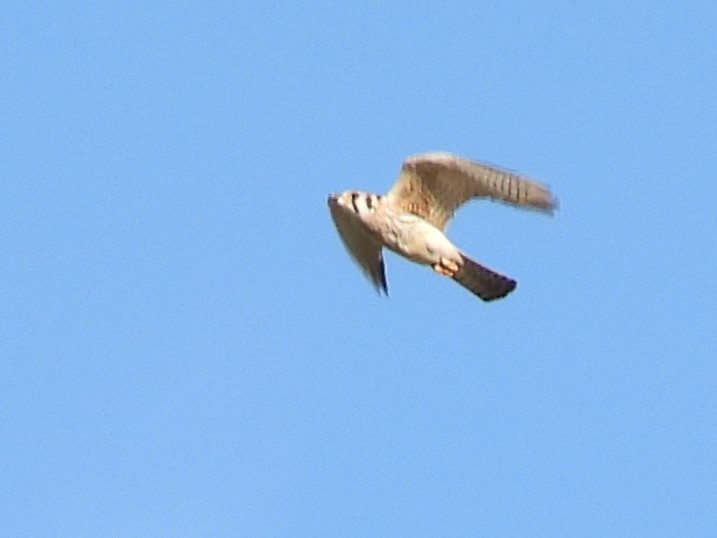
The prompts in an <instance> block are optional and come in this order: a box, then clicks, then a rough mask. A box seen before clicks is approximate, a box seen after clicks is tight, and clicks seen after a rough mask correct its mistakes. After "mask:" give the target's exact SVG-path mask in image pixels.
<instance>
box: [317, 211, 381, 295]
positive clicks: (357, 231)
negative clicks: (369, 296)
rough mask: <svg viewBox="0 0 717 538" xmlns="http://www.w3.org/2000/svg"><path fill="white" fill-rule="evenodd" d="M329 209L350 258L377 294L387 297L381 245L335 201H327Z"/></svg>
mask: <svg viewBox="0 0 717 538" xmlns="http://www.w3.org/2000/svg"><path fill="white" fill-rule="evenodd" d="M329 209H330V210H331V218H332V219H333V221H334V225H336V230H337V231H338V232H339V237H341V242H342V243H343V244H344V247H346V250H347V251H348V253H349V254H350V255H351V258H353V260H354V261H355V262H356V265H358V266H359V268H360V269H361V271H362V272H363V273H364V275H366V277H367V278H368V279H369V280H370V281H371V283H372V284H373V285H374V287H375V288H376V290H377V291H378V292H379V294H380V293H381V292H383V293H384V294H386V295H388V286H387V284H386V270H385V268H384V263H383V254H382V253H381V244H380V243H378V242H377V241H376V240H375V239H373V237H371V236H370V235H369V234H368V233H367V232H366V228H365V226H364V224H363V223H362V222H361V221H360V220H359V219H358V218H357V217H356V216H355V215H354V214H353V213H351V212H350V211H349V210H347V209H346V208H344V207H342V206H341V205H339V204H338V203H336V201H335V200H332V199H330V200H329Z"/></svg>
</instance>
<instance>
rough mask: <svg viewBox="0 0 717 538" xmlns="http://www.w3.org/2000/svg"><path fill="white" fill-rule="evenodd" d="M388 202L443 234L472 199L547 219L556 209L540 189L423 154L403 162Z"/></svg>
mask: <svg viewBox="0 0 717 538" xmlns="http://www.w3.org/2000/svg"><path fill="white" fill-rule="evenodd" d="M388 196H390V197H392V198H393V201H394V203H395V204H397V205H398V206H399V207H402V208H403V209H404V210H406V211H409V212H411V213H414V214H416V215H418V216H420V217H423V218H424V219H426V220H428V221H429V222H430V223H431V224H433V225H434V226H436V227H437V228H440V229H442V230H443V229H445V227H446V224H448V221H450V220H451V218H452V217H453V213H454V212H455V210H456V209H458V207H459V206H460V205H461V204H463V203H464V202H466V201H468V200H470V199H471V198H488V199H491V200H497V201H500V202H505V203H508V204H510V205H514V206H518V207H523V208H526V209H535V210H538V211H543V212H546V213H552V212H553V210H554V209H555V208H556V207H557V200H556V199H555V198H554V197H553V196H552V194H551V193H550V190H549V189H548V187H546V186H545V185H543V184H541V183H538V182H536V181H532V180H530V179H528V178H525V177H521V176H519V175H517V174H514V173H512V172H508V171H506V170H501V169H499V168H496V167H493V166H489V165H486V164H482V163H477V162H473V161H469V160H467V159H463V158H461V157H457V156H455V155H452V154H450V153H425V154H423V155H416V156H413V157H409V158H408V159H406V160H405V161H404V163H403V167H402V169H401V174H400V175H399V177H398V180H397V181H396V183H395V184H394V186H393V187H392V188H391V190H390V191H389V192H388Z"/></svg>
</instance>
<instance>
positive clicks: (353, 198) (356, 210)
mask: <svg viewBox="0 0 717 538" xmlns="http://www.w3.org/2000/svg"><path fill="white" fill-rule="evenodd" d="M356 198H358V193H357V192H354V193H352V194H351V205H352V206H354V211H355V212H356V213H358V212H359V208H358V206H357V205H356Z"/></svg>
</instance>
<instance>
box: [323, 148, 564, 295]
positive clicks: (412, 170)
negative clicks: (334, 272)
mask: <svg viewBox="0 0 717 538" xmlns="http://www.w3.org/2000/svg"><path fill="white" fill-rule="evenodd" d="M471 198H488V199H490V200H497V201H500V202H505V203H508V204H511V205H514V206H517V207H522V208H525V209H534V210H538V211H541V212H544V213H550V214H552V212H553V211H554V210H555V208H556V207H557V201H556V199H555V198H554V197H553V195H552V194H551V193H550V190H549V189H548V187H547V186H545V185H542V184H541V183H538V182H535V181H532V180H530V179H527V178H525V177H520V176H518V175H516V174H514V173H511V172H508V171H505V170H501V169H499V168H495V167H493V166H488V165H485V164H481V163H477V162H473V161H470V160H467V159H463V158H461V157H458V156H455V155H452V154H450V153H425V154H423V155H416V156H413V157H409V158H408V159H406V160H405V161H404V163H403V166H402V167H401V173H400V175H399V176H398V180H397V181H396V183H395V184H394V185H393V187H392V188H391V190H390V191H389V192H388V193H387V194H385V195H383V196H381V195H377V194H371V193H367V192H363V191H345V192H343V193H341V194H333V195H330V196H329V199H328V204H329V209H330V210H331V217H332V218H333V220H334V224H335V225H336V229H337V230H338V232H339V236H340V237H341V240H342V242H343V244H344V246H345V247H346V249H347V250H348V252H349V254H350V255H351V257H352V258H353V259H354V261H355V262H356V263H357V264H358V266H359V267H360V268H361V270H362V271H363V273H364V274H365V275H366V276H367V277H368V278H369V280H370V281H371V282H372V283H373V285H374V286H375V287H376V289H377V290H378V292H379V293H381V292H382V291H383V292H384V293H385V294H388V287H387V285H386V272H385V269H384V264H383V255H382V252H381V249H382V248H383V247H386V248H389V249H391V250H392V251H394V252H396V253H397V254H400V255H401V256H403V257H404V258H408V259H409V260H411V261H414V262H416V263H419V264H422V265H430V266H431V267H432V268H433V270H434V271H436V272H437V273H439V274H441V275H445V276H447V277H450V278H452V279H453V280H455V281H456V282H458V283H459V284H460V285H461V286H463V287H464V288H466V289H468V290H469V291H471V292H472V293H474V294H475V295H477V296H478V297H480V298H481V299H483V300H484V301H493V300H495V299H500V298H501V297H505V296H506V295H507V294H508V293H510V292H511V291H513V290H514V289H515V285H516V282H515V280H513V279H512V278H508V277H507V276H503V275H501V274H499V273H496V272H495V271H492V270H490V269H488V268H487V267H484V266H482V265H480V264H479V263H477V262H475V261H474V260H472V259H471V258H469V257H468V256H466V255H465V254H464V253H463V252H462V251H461V250H460V249H459V248H458V247H456V246H455V245H454V244H453V243H452V242H451V241H450V240H449V239H448V238H447V237H446V235H445V233H444V232H445V230H446V227H447V224H448V222H449V221H450V219H451V217H453V213H454V211H455V210H456V209H458V207H460V205H461V204H463V203H464V202H466V201H468V200H470V199H471Z"/></svg>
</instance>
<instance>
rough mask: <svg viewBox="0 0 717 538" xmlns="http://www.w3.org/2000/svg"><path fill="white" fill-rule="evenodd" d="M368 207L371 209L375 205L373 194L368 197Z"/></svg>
mask: <svg viewBox="0 0 717 538" xmlns="http://www.w3.org/2000/svg"><path fill="white" fill-rule="evenodd" d="M366 207H368V208H369V209H371V208H372V207H373V196H367V197H366Z"/></svg>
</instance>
